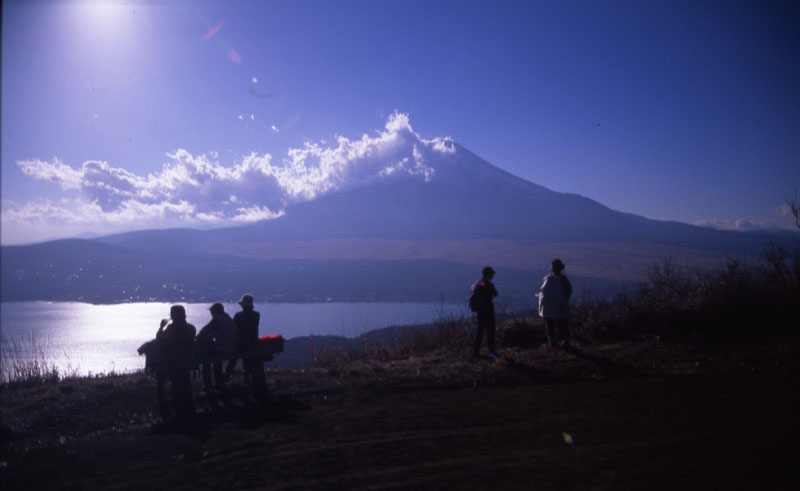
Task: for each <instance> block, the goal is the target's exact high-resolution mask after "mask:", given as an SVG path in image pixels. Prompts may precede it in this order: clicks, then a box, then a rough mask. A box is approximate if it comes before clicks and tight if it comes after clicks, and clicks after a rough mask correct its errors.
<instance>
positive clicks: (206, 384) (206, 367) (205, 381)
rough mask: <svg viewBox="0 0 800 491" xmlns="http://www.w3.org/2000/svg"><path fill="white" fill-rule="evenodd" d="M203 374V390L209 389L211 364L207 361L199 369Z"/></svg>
mask: <svg viewBox="0 0 800 491" xmlns="http://www.w3.org/2000/svg"><path fill="white" fill-rule="evenodd" d="M200 370H201V372H202V374H203V390H208V389H210V388H211V362H210V361H207V362H205V363H203V365H202V366H201V367H200Z"/></svg>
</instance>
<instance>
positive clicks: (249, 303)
mask: <svg viewBox="0 0 800 491" xmlns="http://www.w3.org/2000/svg"><path fill="white" fill-rule="evenodd" d="M239 305H241V306H242V307H244V308H246V309H252V308H253V296H252V295H249V294H244V295H242V299H241V300H239Z"/></svg>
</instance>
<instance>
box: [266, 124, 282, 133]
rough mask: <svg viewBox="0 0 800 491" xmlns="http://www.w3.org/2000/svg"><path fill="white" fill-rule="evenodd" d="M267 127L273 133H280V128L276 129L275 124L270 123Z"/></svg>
mask: <svg viewBox="0 0 800 491" xmlns="http://www.w3.org/2000/svg"><path fill="white" fill-rule="evenodd" d="M269 129H271V130H272V132H273V133H280V131H281V130H279V129H278V127H277V126H275V125H274V124H273V125H271V126H270V127H269Z"/></svg>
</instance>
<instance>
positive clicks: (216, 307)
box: [208, 302, 225, 314]
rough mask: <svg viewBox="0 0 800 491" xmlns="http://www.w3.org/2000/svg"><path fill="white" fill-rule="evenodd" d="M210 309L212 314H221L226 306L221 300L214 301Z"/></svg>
mask: <svg viewBox="0 0 800 491" xmlns="http://www.w3.org/2000/svg"><path fill="white" fill-rule="evenodd" d="M208 310H210V311H211V313H212V314H221V313H223V312H225V306H224V305H222V304H221V303H219V302H214V303H213V304H211V307H209V308H208Z"/></svg>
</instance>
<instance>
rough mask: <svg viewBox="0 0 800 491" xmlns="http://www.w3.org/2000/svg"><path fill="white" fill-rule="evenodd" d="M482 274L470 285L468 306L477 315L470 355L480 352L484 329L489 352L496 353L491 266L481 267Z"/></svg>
mask: <svg viewBox="0 0 800 491" xmlns="http://www.w3.org/2000/svg"><path fill="white" fill-rule="evenodd" d="M482 274H483V277H482V278H481V279H480V280H478V281H476V282H475V283H474V284H473V285H472V287H471V288H470V293H469V308H470V310H471V311H473V312H475V313H476V314H477V317H478V330H477V332H476V333H475V344H474V345H473V349H472V356H475V357H477V356H478V355H479V354H480V349H481V341H482V340H483V332H484V331H486V344H487V347H488V348H489V354H491V355H494V354H496V353H495V350H494V333H495V316H494V297H496V296H497V288H495V287H494V283H492V278H494V269H492V267H491V266H486V267H485V268H483V271H482Z"/></svg>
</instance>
